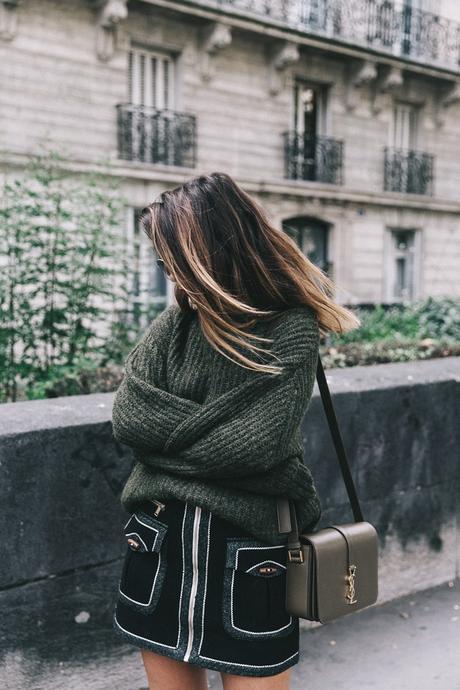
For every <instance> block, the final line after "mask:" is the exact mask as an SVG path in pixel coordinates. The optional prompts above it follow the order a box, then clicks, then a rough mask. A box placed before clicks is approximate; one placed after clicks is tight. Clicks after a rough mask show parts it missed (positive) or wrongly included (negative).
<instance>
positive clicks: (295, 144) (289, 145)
mask: <svg viewBox="0 0 460 690" xmlns="http://www.w3.org/2000/svg"><path fill="white" fill-rule="evenodd" d="M283 137H284V161H285V176H286V177H287V178H289V179H291V180H311V181H315V182H328V183H330V184H342V168H343V142H342V141H337V139H331V138H330V137H323V136H310V135H306V134H299V133H297V132H284V133H283Z"/></svg>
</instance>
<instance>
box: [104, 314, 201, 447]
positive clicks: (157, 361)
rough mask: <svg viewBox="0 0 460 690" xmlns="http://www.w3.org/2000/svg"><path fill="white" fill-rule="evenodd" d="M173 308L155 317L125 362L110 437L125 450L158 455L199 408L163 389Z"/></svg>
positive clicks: (114, 407)
mask: <svg viewBox="0 0 460 690" xmlns="http://www.w3.org/2000/svg"><path fill="white" fill-rule="evenodd" d="M175 309H176V307H175V305H174V306H170V307H168V308H167V309H165V310H164V311H163V312H161V314H160V315H159V316H157V317H156V318H155V319H154V320H153V321H152V323H151V324H150V326H149V327H148V329H147V330H146V332H145V333H144V335H143V336H142V338H141V339H140V341H139V342H138V343H137V345H136V346H135V347H134V348H133V349H132V350H131V352H130V353H129V354H128V356H127V358H126V360H125V376H124V377H123V380H122V382H121V384H120V386H119V387H118V390H117V392H116V394H115V397H114V401H113V408H112V428H113V435H114V437H115V438H116V439H117V441H120V443H125V444H126V445H128V446H132V447H134V448H140V449H142V448H148V449H149V450H156V451H161V450H162V449H163V446H164V444H165V442H166V440H167V438H168V437H169V436H170V434H171V433H172V432H173V431H174V429H175V428H176V427H177V426H178V425H179V424H181V423H182V422H184V420H185V419H187V418H188V417H189V416H190V415H192V414H194V413H196V412H197V410H198V409H199V408H200V405H199V404H198V403H196V402H194V401H192V400H185V399H184V398H179V397H178V396H176V395H174V394H172V393H170V392H168V391H167V390H166V388H165V380H164V379H165V367H166V355H167V349H168V344H169V340H170V337H171V331H172V328H173V323H174V315H175Z"/></svg>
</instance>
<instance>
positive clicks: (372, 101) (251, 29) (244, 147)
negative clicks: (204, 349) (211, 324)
mask: <svg viewBox="0 0 460 690" xmlns="http://www.w3.org/2000/svg"><path fill="white" fill-rule="evenodd" d="M457 20H458V21H460V3H457V2H454V1H453V0H437V2H436V3H435V2H434V0H433V1H431V0H427V1H426V2H423V0H412V1H411V0H406V1H404V2H391V1H388V0H272V1H271V2H269V1H268V0H209V1H206V0H182V1H181V0H129V1H126V0H73V1H71V2H58V1H57V0H36V1H33V0H22V1H21V2H17V1H16V0H0V174H2V175H4V176H5V175H6V176H7V175H8V174H10V173H11V172H13V171H14V172H15V173H16V172H17V171H18V170H20V169H21V167H23V166H24V164H25V163H26V162H27V160H28V158H29V156H30V155H31V154H34V153H35V152H36V150H37V147H38V146H39V145H40V144H43V143H46V144H49V145H50V146H52V147H53V148H55V149H57V150H59V151H60V153H61V155H64V156H65V160H66V166H68V168H69V170H71V171H75V172H76V173H77V172H78V173H81V172H85V171H93V170H102V169H103V170H104V171H107V170H108V171H110V174H111V175H114V176H116V177H117V178H120V179H121V180H122V189H123V192H124V194H125V195H126V198H127V199H129V205H128V207H127V208H126V224H125V228H124V231H125V233H126V240H127V247H128V248H129V251H131V252H132V261H133V264H132V265H133V295H132V299H133V301H134V302H136V301H137V302H140V303H142V302H145V301H152V300H153V301H156V302H158V304H159V306H163V305H164V304H166V303H169V302H170V301H171V300H172V291H171V287H172V286H171V284H170V283H169V281H165V278H164V276H163V274H162V273H161V272H159V269H157V268H156V266H155V265H154V264H153V262H152V254H151V252H150V250H149V247H147V241H146V240H145V238H144V236H143V234H142V233H141V232H140V230H139V227H138V223H137V220H136V219H137V213H138V211H139V209H140V208H142V207H143V206H145V205H146V204H147V203H149V202H150V201H152V200H153V199H154V198H155V197H156V196H157V194H158V193H159V192H161V191H163V190H164V189H166V188H172V187H173V186H176V185H177V184H180V183H181V182H183V181H184V180H185V179H188V178H190V177H192V176H194V175H197V174H200V173H204V172H212V171H214V170H219V171H224V172H227V173H229V174H230V175H232V176H234V177H235V178H236V180H237V181H238V182H239V183H240V184H241V185H242V186H243V187H244V188H245V189H246V190H247V191H248V192H249V193H250V194H252V195H254V196H255V197H256V198H257V199H258V200H259V201H260V203H261V204H262V205H263V206H264V207H265V208H266V209H267V211H268V213H269V215H270V216H271V218H272V219H273V221H274V223H275V224H276V225H277V226H278V227H280V228H281V227H282V228H284V229H285V230H286V231H287V232H289V233H291V235H292V236H294V237H295V238H296V240H297V241H298V243H299V245H300V246H301V247H302V249H303V251H304V252H305V253H306V254H307V255H308V256H309V257H310V258H311V259H312V260H313V261H315V263H317V264H318V265H320V266H321V267H322V268H323V269H324V270H325V271H326V272H327V273H328V274H329V275H331V277H332V278H333V279H334V281H335V282H336V284H337V287H338V292H337V294H336V299H337V300H338V301H339V302H342V303H345V304H351V305H353V304H361V303H393V302H399V301H402V300H414V299H418V298H422V297H426V296H429V295H431V296H445V295H450V296H459V295H460V281H459V268H458V266H459V259H460V194H459V187H460V185H459V183H460V155H459V154H460V103H459V101H460V85H459V78H460V24H459V23H457Z"/></svg>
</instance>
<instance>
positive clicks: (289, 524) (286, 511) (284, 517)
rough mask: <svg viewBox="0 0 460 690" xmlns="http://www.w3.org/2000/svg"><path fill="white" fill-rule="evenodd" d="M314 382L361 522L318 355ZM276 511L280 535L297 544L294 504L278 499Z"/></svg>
mask: <svg viewBox="0 0 460 690" xmlns="http://www.w3.org/2000/svg"><path fill="white" fill-rule="evenodd" d="M316 380H317V381H318V387H319V392H320V394H321V400H322V401H323V407H324V411H325V413H326V417H327V421H328V424H329V429H330V432H331V436H332V441H333V443H334V447H335V450H336V453H337V457H338V459H339V465H340V470H341V472H342V477H343V481H344V482H345V488H346V490H347V494H348V498H349V500H350V503H351V509H352V511H353V517H354V519H355V522H362V521H363V519H364V518H363V514H362V511H361V506H360V505H359V500H358V495H357V493H356V488H355V485H354V482H353V477H352V476H351V472H350V466H349V464H348V460H347V454H346V452H345V447H344V445H343V441H342V436H341V434H340V430H339V425H338V423H337V418H336V416H335V411H334V406H333V404H332V399H331V394H330V392H329V386H328V384H327V380H326V376H325V374H324V369H323V363H322V361H321V357H320V355H319V353H318V365H317V368H316ZM277 510H278V527H279V531H280V532H282V533H285V532H289V536H288V542H289V544H291V545H292V544H298V543H299V542H298V539H299V535H298V529H297V519H296V514H295V506H294V503H293V502H292V501H291V500H289V499H285V498H278V499H277Z"/></svg>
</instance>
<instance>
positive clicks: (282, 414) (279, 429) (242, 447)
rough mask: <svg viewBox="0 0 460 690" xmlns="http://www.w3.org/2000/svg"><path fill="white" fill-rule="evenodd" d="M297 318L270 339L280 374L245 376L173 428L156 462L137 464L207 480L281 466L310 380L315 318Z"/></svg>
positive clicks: (313, 369) (145, 457) (316, 334)
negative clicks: (277, 360)
mask: <svg viewBox="0 0 460 690" xmlns="http://www.w3.org/2000/svg"><path fill="white" fill-rule="evenodd" d="M303 316H304V318H302V319H298V318H297V320H296V321H295V323H294V327H289V324H288V323H284V324H283V327H285V329H286V330H285V332H280V331H278V334H275V337H274V342H273V344H272V346H271V350H272V351H273V352H274V353H275V354H276V355H277V356H278V357H279V359H280V362H279V363H280V364H281V365H282V366H284V371H283V373H282V374H278V375H273V374H268V373H265V372H251V373H250V374H249V376H248V378H247V379H246V380H245V381H244V382H243V383H241V384H240V385H239V386H237V387H235V388H234V389H232V390H231V391H229V392H228V393H226V394H224V395H222V396H220V397H219V398H217V399H215V400H213V401H212V402H211V403H209V404H204V405H202V406H201V407H200V409H199V410H198V411H197V413H195V414H191V415H189V416H187V417H186V418H185V419H184V420H183V421H182V422H181V423H180V424H179V425H178V426H176V428H175V429H174V431H173V432H172V433H171V435H170V436H169V438H168V440H167V442H166V444H165V446H164V453H163V454H162V456H161V458H158V457H155V456H151V455H149V454H148V453H146V454H142V455H138V459H139V460H140V461H141V462H143V463H144V464H146V465H151V466H154V467H155V466H156V467H158V468H162V469H164V470H165V471H167V472H172V473H177V474H180V475H182V476H190V477H193V476H196V477H202V478H209V479H212V478H215V479H226V478H237V477H244V476H251V475H256V474H259V473H266V472H267V471H269V470H270V469H272V468H274V467H276V466H277V465H278V464H280V463H282V462H283V461H284V460H286V451H287V447H288V444H289V442H290V439H291V436H292V434H293V432H294V430H295V429H296V427H297V426H298V425H299V424H300V422H301V421H302V417H303V415H304V413H305V410H306V408H307V406H308V403H309V400H310V398H311V395H312V391H313V385H314V381H315V374H316V365H317V357H318V347H319V329H318V324H317V320H316V317H311V316H307V317H305V314H304V315H303ZM291 326H292V324H291Z"/></svg>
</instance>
